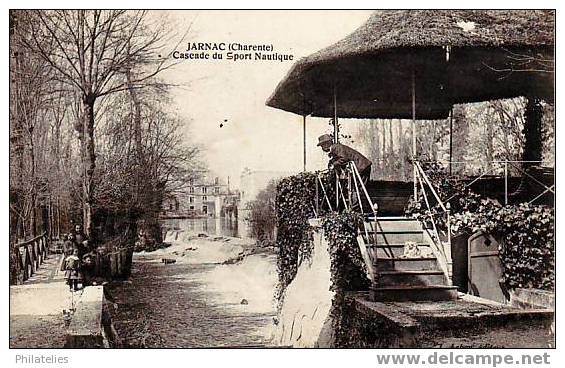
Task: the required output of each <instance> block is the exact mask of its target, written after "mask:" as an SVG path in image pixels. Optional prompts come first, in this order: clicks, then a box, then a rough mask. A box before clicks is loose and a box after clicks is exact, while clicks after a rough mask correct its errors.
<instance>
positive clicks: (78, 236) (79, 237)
mask: <svg viewBox="0 0 565 368" xmlns="http://www.w3.org/2000/svg"><path fill="white" fill-rule="evenodd" d="M73 236H74V241H75V244H76V248H77V249H78V257H79V258H80V259H82V257H83V256H84V255H85V254H86V253H88V252H89V251H90V247H89V244H88V238H87V237H86V235H85V234H84V233H83V232H82V226H80V225H79V224H76V225H75V230H74V233H73Z"/></svg>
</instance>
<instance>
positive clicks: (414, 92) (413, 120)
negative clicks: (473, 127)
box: [412, 66, 418, 200]
mask: <svg viewBox="0 0 565 368" xmlns="http://www.w3.org/2000/svg"><path fill="white" fill-rule="evenodd" d="M416 134H417V132H416V75H415V72H414V67H413V66H412V161H413V163H412V165H413V169H412V171H413V180H414V200H416V199H417V198H418V185H417V184H416V175H417V173H416V161H415V160H416Z"/></svg>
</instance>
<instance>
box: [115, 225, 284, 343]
mask: <svg viewBox="0 0 565 368" xmlns="http://www.w3.org/2000/svg"><path fill="white" fill-rule="evenodd" d="M168 225H171V224H168ZM172 225H173V226H171V227H170V228H176V229H177V230H169V231H168V233H167V239H168V241H170V242H171V244H172V245H171V246H170V247H168V248H165V249H160V250H157V251H155V252H151V253H143V252H142V253H139V254H135V255H134V261H133V268H132V275H131V277H130V279H129V280H128V281H122V282H115V283H113V284H112V285H111V287H110V294H111V298H113V299H114V308H113V310H112V321H113V323H114V327H115V328H116V330H117V332H118V335H119V337H120V339H121V340H122V346H123V347H148V348H164V347H167V348H198V347H254V346H268V345H270V344H271V340H272V336H273V327H274V325H273V317H274V316H275V305H274V303H273V291H274V288H275V284H276V280H277V275H276V257H275V255H273V254H270V253H266V252H264V253H259V254H253V255H249V256H246V257H245V258H243V260H241V261H239V262H236V263H233V264H222V263H223V262H224V261H227V260H230V259H234V258H235V257H237V256H238V255H240V254H241V252H242V251H243V250H244V249H248V248H249V247H250V244H249V241H248V240H243V239H239V238H234V237H224V236H216V235H215V236H213V237H208V238H203V237H197V236H195V233H200V232H202V229H201V228H200V229H199V228H196V229H195V228H194V227H192V228H191V229H189V230H185V229H187V228H188V226H193V225H194V223H192V224H190V225H189V224H188V222H187V221H185V222H184V223H183V222H182V221H178V222H177V223H176V224H172ZM183 227H185V228H184V229H183ZM214 231H215V230H214ZM232 234H233V232H232ZM163 258H167V259H174V260H175V263H172V264H165V263H162V259H163Z"/></svg>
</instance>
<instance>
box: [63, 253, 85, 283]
mask: <svg viewBox="0 0 565 368" xmlns="http://www.w3.org/2000/svg"><path fill="white" fill-rule="evenodd" d="M65 279H66V280H67V284H68V285H69V289H70V290H71V291H77V290H78V283H79V282H81V283H82V280H83V278H82V270H81V262H80V258H79V257H78V249H76V248H75V249H74V250H73V254H71V255H70V256H68V257H67V258H65Z"/></svg>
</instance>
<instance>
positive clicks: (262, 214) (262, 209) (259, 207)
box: [245, 181, 277, 245]
mask: <svg viewBox="0 0 565 368" xmlns="http://www.w3.org/2000/svg"><path fill="white" fill-rule="evenodd" d="M275 198H276V182H275V181H271V182H270V183H269V185H268V186H267V187H266V188H265V189H263V190H262V191H260V192H259V193H258V194H257V197H256V198H255V199H254V200H253V201H251V202H250V203H249V210H250V212H249V215H248V217H247V218H246V219H245V220H246V221H247V222H248V223H249V235H250V236H251V237H252V238H253V239H255V240H256V241H257V243H258V244H261V245H272V244H273V243H274V241H275V229H276V224H277V219H276V212H275V210H276V209H275Z"/></svg>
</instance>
